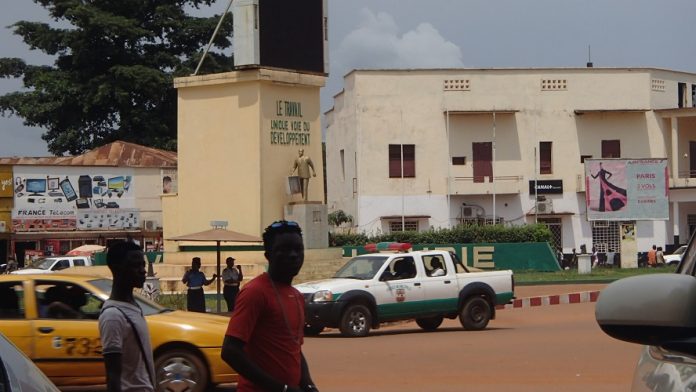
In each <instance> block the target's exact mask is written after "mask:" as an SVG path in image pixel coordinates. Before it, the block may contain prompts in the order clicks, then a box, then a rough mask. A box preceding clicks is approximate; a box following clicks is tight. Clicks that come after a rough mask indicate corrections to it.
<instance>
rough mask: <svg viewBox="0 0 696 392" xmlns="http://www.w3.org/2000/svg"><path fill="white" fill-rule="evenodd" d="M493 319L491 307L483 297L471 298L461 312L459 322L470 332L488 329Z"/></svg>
mask: <svg viewBox="0 0 696 392" xmlns="http://www.w3.org/2000/svg"><path fill="white" fill-rule="evenodd" d="M490 319H491V305H490V304H489V303H488V301H486V299H485V298H483V297H471V298H469V299H468V300H466V302H465V303H464V306H462V310H461V311H460V312H459V322H460V323H462V327H464V329H466V330H470V331H478V330H481V329H484V328H486V326H487V325H488V321H490Z"/></svg>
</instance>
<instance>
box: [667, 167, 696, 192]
mask: <svg viewBox="0 0 696 392" xmlns="http://www.w3.org/2000/svg"><path fill="white" fill-rule="evenodd" d="M677 175H678V177H677V178H674V177H672V178H670V179H669V187H670V188H693V187H696V170H680V171H679V172H678V173H677Z"/></svg>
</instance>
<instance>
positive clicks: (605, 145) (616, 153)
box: [602, 140, 621, 158]
mask: <svg viewBox="0 0 696 392" xmlns="http://www.w3.org/2000/svg"><path fill="white" fill-rule="evenodd" d="M602 158H621V140H602Z"/></svg>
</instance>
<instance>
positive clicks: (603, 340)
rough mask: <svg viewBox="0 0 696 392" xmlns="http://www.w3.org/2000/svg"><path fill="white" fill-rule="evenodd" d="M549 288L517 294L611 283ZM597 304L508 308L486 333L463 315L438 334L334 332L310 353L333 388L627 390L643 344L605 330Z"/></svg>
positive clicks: (323, 382) (401, 328)
mask: <svg viewBox="0 0 696 392" xmlns="http://www.w3.org/2000/svg"><path fill="white" fill-rule="evenodd" d="M549 287H555V286H545V287H544V288H541V287H536V288H534V286H532V287H527V288H523V287H519V288H518V290H517V294H518V297H522V296H530V295H545V294H560V293H567V292H576V291H591V290H597V289H601V288H602V287H603V285H599V286H597V287H593V286H590V285H581V286H580V287H576V286H566V285H563V286H561V287H563V288H562V289H560V288H559V289H558V290H561V291H555V290H556V289H553V288H549ZM568 289H570V291H569V290H568ZM523 293H524V294H523ZM594 306H595V304H594V303H582V304H572V305H571V304H567V305H553V306H543V307H535V308H525V309H512V310H510V309H506V310H501V311H499V312H498V318H497V319H496V320H494V321H492V322H491V323H490V324H489V328H488V329H486V330H484V331H478V332H471V331H463V330H462V329H461V327H460V325H459V322H458V320H445V322H444V323H443V326H442V327H441V328H440V329H439V330H438V331H436V332H433V333H425V332H422V331H421V330H420V329H419V328H418V326H416V324H415V323H414V322H409V323H404V324H400V325H396V326H390V327H383V328H381V329H379V330H376V331H373V332H372V333H371V334H370V336H368V337H366V338H358V339H347V338H342V337H340V335H338V333H337V331H336V330H330V331H327V332H325V333H323V334H322V335H320V336H319V337H316V338H306V339H305V345H304V353H305V356H306V357H307V360H308V362H309V364H310V369H311V371H312V375H313V378H314V380H315V381H316V383H317V386H318V387H320V388H321V390H323V391H330V392H348V391H351V392H352V391H380V392H392V391H393V392H396V391H429V392H436V391H483V392H485V391H529V392H544V391H548V392H551V391H553V392H557V391H578V392H580V391H583V392H585V391H607V392H609V391H611V392H615V391H627V390H629V389H630V385H631V380H632V374H633V368H634V366H635V364H636V362H637V360H638V354H639V352H640V346H638V345H632V344H628V343H624V342H620V341H618V340H614V339H612V338H610V337H608V336H607V335H605V334H604V333H603V332H602V331H601V330H600V329H599V327H598V326H597V324H596V322H595V320H594Z"/></svg>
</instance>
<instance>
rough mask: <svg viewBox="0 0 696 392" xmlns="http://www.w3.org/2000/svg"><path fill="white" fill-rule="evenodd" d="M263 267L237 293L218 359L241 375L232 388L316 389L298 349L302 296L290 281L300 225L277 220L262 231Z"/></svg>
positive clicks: (299, 253)
mask: <svg viewBox="0 0 696 392" xmlns="http://www.w3.org/2000/svg"><path fill="white" fill-rule="evenodd" d="M263 247H264V255H265V256H266V259H267V260H268V272H267V273H264V274H262V275H259V276H257V277H256V278H254V279H253V280H251V281H250V282H249V283H247V284H246V285H245V286H244V289H243V290H241V292H240V293H239V297H238V298H237V304H236V306H235V310H234V312H233V313H232V316H231V318H230V322H229V325H228V327H227V333H226V336H225V340H224V342H223V345H222V359H223V360H224V361H225V362H227V363H228V364H229V365H230V366H231V367H232V368H233V369H235V370H236V371H237V373H239V375H240V380H239V383H238V385H237V392H261V391H264V392H265V391H267V392H301V391H304V392H313V391H318V389H317V388H316V387H315V386H314V382H313V381H312V378H311V377H310V375H309V366H308V365H307V361H306V360H305V358H304V355H303V354H302V343H303V339H304V300H303V297H302V294H301V293H300V292H299V291H297V290H296V289H295V288H294V287H292V279H293V278H294V277H295V275H297V273H298V272H299V271H300V268H302V264H303V262H304V245H303V244H302V230H301V229H300V226H299V225H298V224H297V223H295V222H288V221H278V222H274V223H273V224H271V225H270V226H268V227H267V228H266V230H265V232H264V233H263Z"/></svg>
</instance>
